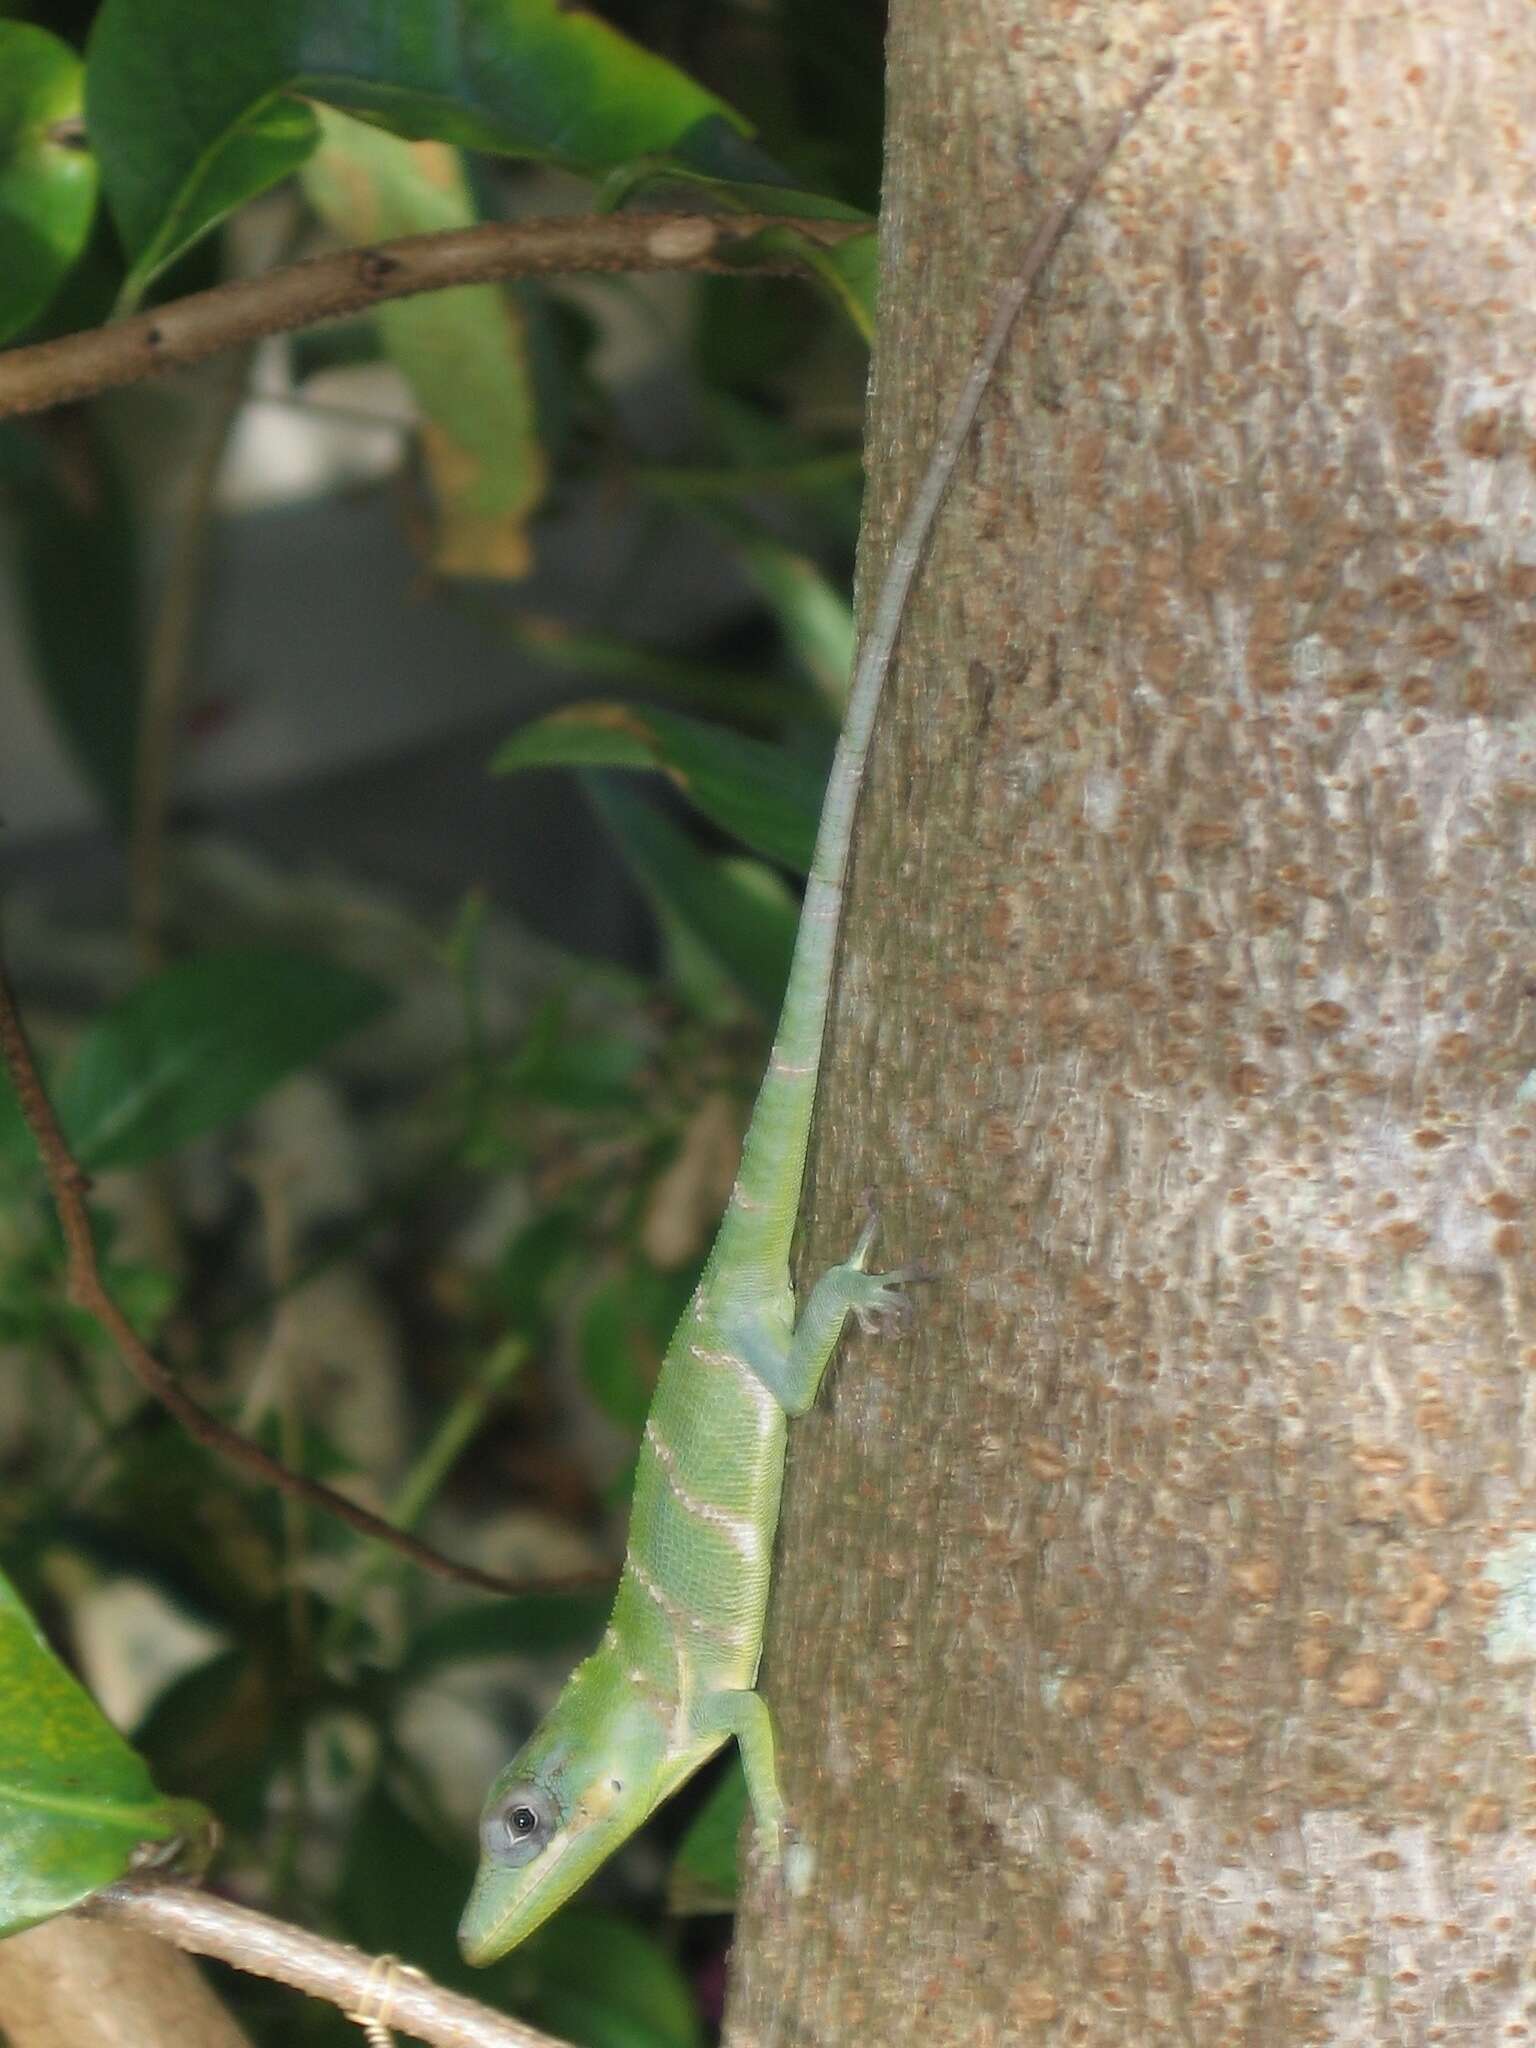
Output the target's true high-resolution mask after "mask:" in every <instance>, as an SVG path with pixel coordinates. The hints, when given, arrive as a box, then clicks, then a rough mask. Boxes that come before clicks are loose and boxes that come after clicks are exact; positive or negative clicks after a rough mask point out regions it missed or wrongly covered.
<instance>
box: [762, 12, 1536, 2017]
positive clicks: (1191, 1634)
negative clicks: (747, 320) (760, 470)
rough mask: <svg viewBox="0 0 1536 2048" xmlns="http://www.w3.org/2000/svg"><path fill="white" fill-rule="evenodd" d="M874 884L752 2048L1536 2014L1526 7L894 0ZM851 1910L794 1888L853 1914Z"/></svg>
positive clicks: (804, 1491) (801, 1462) (855, 914)
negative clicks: (1093, 171)
mask: <svg viewBox="0 0 1536 2048" xmlns="http://www.w3.org/2000/svg"><path fill="white" fill-rule="evenodd" d="M893 13H894V19H893V23H892V39H891V57H892V103H891V113H890V138H891V139H890V155H889V166H888V204H889V212H888V215H887V219H886V227H885V255H886V261H887V278H888V289H887V294H886V300H885V308H884V316H883V326H882V333H881V345H880V350H879V357H878V374H877V381H876V402H875V407H874V416H873V438H872V444H871V446H872V472H873V478H874V490H873V505H872V519H873V526H872V532H871V536H870V537H868V539H867V545H866V550H865V557H864V563H865V575H864V583H865V589H866V594H867V591H868V587H869V584H870V582H871V580H872V578H873V574H874V571H875V567H876V565H877V564H878V562H879V560H880V556H881V550H882V546H883V543H884V538H885V536H886V535H887V534H888V533H889V531H890V528H891V523H892V515H893V511H894V508H895V506H896V505H897V503H898V502H899V501H900V499H901V497H902V494H903V492H904V491H905V490H906V489H907V488H908V487H909V485H910V482H911V479H912V477H913V475H914V474H915V472H916V470H917V468H918V466H919V464H920V462H921V459H922V453H923V450H924V449H925V447H926V444H927V442H928V440H929V437H930V435H931V432H932V429H933V425H934V422H935V420H936V418H937V416H938V412H939V408H940V404H941V399H942V397H943V395H944V394H946V393H948V392H950V391H952V390H953V389H954V387H955V386H956V385H957V383H958V382H959V379H960V377H961V375H962V372H963V367H964V364H965V361H966V358H967V356H968V354H969V352H970V350H971V348H972V347H973V345H974V341H975V338H976V336H977V334H978V333H979V332H980V328H981V323H982V320H983V317H984V309H985V307H986V304H987V301H988V298H989V292H990V287H991V285H992V284H993V283H994V282H995V281H996V279H997V278H999V277H1000V276H1001V275H1002V274H1003V273H1004V272H1005V271H1006V269H1007V267H1008V264H1009V262H1010V260H1011V259H1012V258H1014V257H1015V256H1016V253H1017V251H1018V250H1019V249H1020V248H1021V247H1022V245H1023V242H1024V240H1025V237H1026V234H1027V231H1028V229H1029V228H1030V226H1031V224H1032V223H1033V222H1034V221H1035V220H1036V219H1037V218H1038V217H1039V214H1040V211H1041V209H1042V207H1043V205H1044V204H1045V202H1046V199H1047V198H1048V196H1049V195H1050V194H1051V193H1052V192H1054V191H1055V190H1056V189H1058V188H1059V186H1060V184H1061V183H1062V181H1063V180H1064V179H1065V178H1066V177H1067V176H1068V175H1069V174H1070V171H1071V168H1072V166H1073V164H1074V163H1075V162H1077V161H1079V160H1080V156H1081V152H1082V151H1083V149H1084V147H1085V146H1086V144H1087V142H1088V141H1089V140H1090V139H1091V137H1092V136H1093V135H1094V133H1095V132H1096V130H1097V128H1098V126H1099V124H1100V123H1101V122H1102V121H1103V119H1104V118H1105V116H1106V114H1107V112H1108V111H1109V110H1110V109H1111V108H1112V107H1113V106H1114V105H1115V104H1117V103H1118V102H1119V101H1120V100H1121V99H1122V98H1123V97H1124V96H1125V94H1126V93H1127V92H1128V90H1129V89H1130V88H1131V87H1132V86H1133V85H1134V84H1135V83H1137V82H1138V81H1139V80H1140V79H1141V78H1142V77H1144V76H1145V74H1146V72H1147V70H1148V68H1149V67H1150V66H1151V65H1152V64H1153V63H1154V62H1155V61H1156V59H1157V58H1159V57H1160V56H1162V55H1163V54H1164V53H1165V52H1167V51H1168V50H1170V49H1172V50H1173V51H1174V52H1175V53H1176V55H1177V57H1178V61H1179V66H1180V71H1179V76H1178V77H1177V78H1176V80H1175V81H1174V82H1173V84H1172V85H1171V86H1170V87H1169V88H1168V89H1167V90H1166V91H1165V92H1164V94H1163V95H1162V97H1161V98H1160V99H1159V100H1157V101H1156V102H1155V103H1154V105H1153V106H1152V107H1151V109H1150V110H1149V112H1148V113H1147V115H1146V117H1145V119H1144V120H1143V122H1142V124H1141V126H1140V127H1139V129H1138V130H1137V131H1136V133H1135V134H1134V135H1132V137H1131V138H1130V139H1129V141H1128V142H1127V143H1126V144H1125V145H1124V147H1123V148H1122V150H1121V152H1120V154H1119V156H1118V157H1117V158H1116V160H1115V161H1114V163H1113V164H1112V165H1111V167H1110V169H1109V171H1108V173H1107V174H1106V176H1105V177H1104V179H1103V181H1102V183H1101V186H1100V188H1099V191H1098V194H1097V196H1096V198H1095V200H1094V201H1093V202H1091V203H1090V205H1089V206H1088V208H1087V209H1086V210H1085V212H1084V214H1083V216H1082V218H1081V219H1080V221H1079V222H1078V225H1077V227H1076V229H1075V232H1074V234H1073V236H1072V238H1071V239H1070V241H1069V242H1068V244H1067V246H1066V248H1065V249H1064V250H1063V251H1062V253H1061V255H1060V257H1059V258H1058V260H1057V263H1056V266H1055V269H1054V272H1053V275H1052V278H1051V281H1050V284H1049V286H1048V288H1047V291H1046V293H1045V305H1044V308H1043V311H1042V313H1041V314H1040V315H1038V316H1037V317H1036V319H1035V321H1034V323H1033V326H1032V330H1031V331H1030V332H1029V333H1027V334H1025V335H1023V336H1022V337H1021V338H1020V339H1019V341H1018V342H1016V344H1015V346H1014V348H1013V351H1012V354H1011V358H1010V364H1009V368H1008V369H1007V371H1006V372H1005V387H1004V388H1003V389H1001V390H997V391H994V393H993V395H992V397H991V399H990V401H989V403H988V405H987V406H986V408H985V409H984V413H983V421H984V424H983V427H982V431H981V435H980V438H979V441H978V443H977V445H976V446H975V448H974V449H973V451H972V452H971V454H970V456H969V457H968V459H967V461H966V462H965V464H964V465H963V475H962V477H961V480H960V484H959V487H958V488H957V490H956V491H955V494H954V496H953V498H952V500H951V503H950V505H949V508H948V511H947V513H946V515H945V517H944V519H943V521H942V522H941V531H940V534H939V538H938V542H937V545H936V547H935V549H934V552H933V556H932V558H931V560H930V563H929V567H928V570H927V574H926V576H925V578H924V580H923V583H922V586H921V590H920V593H919V596H918V600H917V603H916V605H915V608H914V610H913V613H912V615H911V617H910V619H909V621H908V630H907V633H906V638H905V644H904V653H903V656H902V659H901V664H900V671H899V674H898V676H897V678H896V682H895V688H894V693H893V701H892V702H891V704H890V705H889V707H888V715H887V716H886V718H885V720H884V723H883V727H882V730H881V732H880V734H879V736H878V739H877V759H876V766H875V773H874V778H873V785H872V788H871V790H870V799H871V800H870V802H869V803H868V804H867V806H866V809H865V816H864V831H863V838H862V843H861V845H860V848H859V851H858V854H857V857H856V874H855V884H854V893H853V903H852V909H851V914H850V920H849V942H848V948H847V953H846V966H845V970H844V975H843V982H842V988H841V993H840V997H839V1002H838V1008H837V1015H836V1022H835V1027H834V1034H833V1041H832V1057H831V1066H830V1073H829V1078H828V1085H827V1088H826V1091H825V1097H824V1114H823V1117H822V1121H821V1125H820V1130H819V1136H818V1145H817V1155H816V1158H817V1163H816V1168H815V1180H814V1202H813V1223H812V1227H811V1228H810V1230H809V1232H808V1239H809V1242H808V1247H807V1256H806V1261H805V1268H804V1270H806V1271H809V1270H812V1269H813V1268H816V1267H819V1266H822V1265H825V1264H826V1263H827V1261H828V1260H829V1258H831V1257H833V1256H835V1255H836V1254H838V1253H839V1252H841V1251H842V1250H843V1249H844V1248H845V1247H846V1244H847V1242H848V1240H849V1238H850V1236H851V1234H852V1232H853V1229H854V1227H855V1223H856V1220H857V1213H858V1207H857V1204H858V1191H859V1189H860V1187H861V1186H862V1185H864V1184H866V1183H871V1182H872V1183H874V1184H876V1185H877V1186H878V1189H879V1191H880V1194H881V1196H882V1198H883V1201H884V1204H885V1215H886V1223H887V1230H886V1247H887V1250H888V1252H889V1253H891V1254H894V1255H895V1256H898V1257H901V1258H907V1257H919V1258H926V1259H929V1260H932V1261H933V1262H934V1263H935V1264H937V1265H939V1266H940V1267H941V1268H942V1269H943V1277H942V1280H941V1281H940V1283H939V1284H938V1285H937V1286H935V1287H934V1288H932V1289H930V1290H928V1291H927V1292H926V1293H925V1295H924V1297H923V1301H922V1304H921V1308H920V1313H919V1317H918V1321H917V1324H916V1327H915V1329H914V1331H913V1332H912V1333H910V1334H908V1335H902V1336H898V1337H896V1338H894V1339H885V1340H878V1341H876V1340H871V1339H868V1338H860V1337H857V1336H854V1337H852V1338H851V1339H850V1341H849V1342H848V1343H847V1345H846V1346H845V1349H844V1351H843V1354H842V1357H841V1360H840V1362H839V1364H838V1365H837V1366H836V1367H835V1368H834V1372H833V1375H832V1377H831V1381H830V1384H829V1389H828V1396H827V1398H826V1400H825V1402H824V1405H823V1407H822V1408H821V1410H820V1412H819V1413H817V1414H816V1415H814V1416H812V1417H811V1418H809V1419H808V1420H807V1421H806V1422H804V1423H801V1424H798V1425H797V1426H796V1434H795V1436H794V1440H793V1442H792V1445H791V1453H790V1485H789V1492H788V1504H787V1513H786V1518H785V1525H784V1533H783V1541H782V1551H781V1564H780V1572H779V1578H778V1588H779V1590H778V1593H777V1596H776V1605H775V1610H774V1616H773V1623H772V1628H771V1632H770V1638H769V1650H768V1656H767V1659H766V1662H765V1690H766V1691H767V1692H768V1694H769V1696H770V1698H771V1700H772V1702H773V1705H774V1709H775V1712H776V1714H777V1717H778V1722H779V1727H780V1729H781V1734H782V1746H783V1752H784V1775H785V1780H786V1786H787V1791H788V1794H789V1798H790V1802H791V1807H792V1810H793V1813H794V1815H795V1817H796V1819H797V1822H798V1824H799V1827H800V1830H801V1834H802V1842H803V1856H802V1859H801V1862H802V1867H801V1868H800V1870H799V1872H798V1875H799V1878H800V1880H801V1885H800V1889H799V1890H798V1891H794V1890H792V1889H789V1888H786V1887H785V1886H784V1885H783V1884H781V1883H776V1882H775V1881H773V1880H771V1879H770V1878H769V1877H767V1876H766V1875H765V1874H764V1873H763V1872H761V1871H760V1870H759V1871H757V1872H756V1873H755V1875H754V1878H753V1881H752V1884H751V1886H750V1892H749V1897H748V1900H747V1906H746V1912H745V1915H744V1921H743V1928H742V1934H741V1939H740V1942H739V1945H738V1958H739V1967H738V1972H737V1979H736V1984H735V1988H734V1994H733V2004H732V2015H731V2022H730V2028H729V2035H728V2038H729V2042H730V2044H731V2048H789V2044H810V2043H814V2044H817V2048H845V2044H849V2048H851V2044H853V2043H858V2044H860V2048H867V2044H875V2048H895V2044H901V2043H906V2042H913V2043H917V2042H920V2043H922V2044H923V2048H949V2044H962V2043H963V2044H964V2048H988V2044H993V2043H1012V2042H1034V2041H1050V2042H1062V2043H1074V2044H1077V2043H1084V2044H1101V2043H1103V2044H1108V2043H1115V2044H1127V2048H1128V2044H1132V2043H1135V2044H1142V2043H1149V2042H1160V2041H1169V2042H1178V2043H1181V2044H1186V2048H1216V2044H1218V2043H1221V2044H1234V2048H1235V2044H1243V2048H1281V2044H1284V2048H1296V2044H1300V2043H1330V2044H1334V2043H1337V2044H1357V2043H1358V2044H1366V2043H1369V2044H1379V2043H1412V2044H1419V2043H1430V2042H1446V2043H1458V2044H1467V2048H1473V2044H1476V2048H1489V2044H1493V2043H1502V2042H1506V2041H1514V2040H1522V2039H1527V2038H1531V2037H1533V2036H1536V1995H1533V1985H1532V1969H1531V1963H1530V1960H1529V1958H1530V1956H1531V1952H1532V1935H1533V1923H1536V1913H1533V1902H1536V1742H1533V1738H1532V1718H1533V1711H1532V1683H1533V1675H1536V1662H1533V1658H1536V1281H1533V1268H1532V1240H1533V1238H1536V1081H1533V1080H1532V1079H1531V1078H1530V1077H1531V1076H1532V1074H1533V1070H1536V686H1533V661H1536V527H1533V516H1532V515H1533V509H1536V469H1533V453H1536V392H1533V390H1532V386H1531V377H1532V373H1533V365H1536V153H1533V149H1532V143H1531V138H1532V136H1533V135H1536V34H1533V29H1536V20H1533V17H1532V13H1531V9H1530V7H1529V5H1528V4H1527V0H1413V4H1407V0H1404V4H1383V0H1227V4H1214V5H1212V4H1207V0H1200V4H1194V0H1080V4H1076V5H1071V4H1067V0H964V4H957V0H898V4H897V6H896V7H895V8H894V10H893ZM793 1867H794V1866H792V1868H793Z"/></svg>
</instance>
